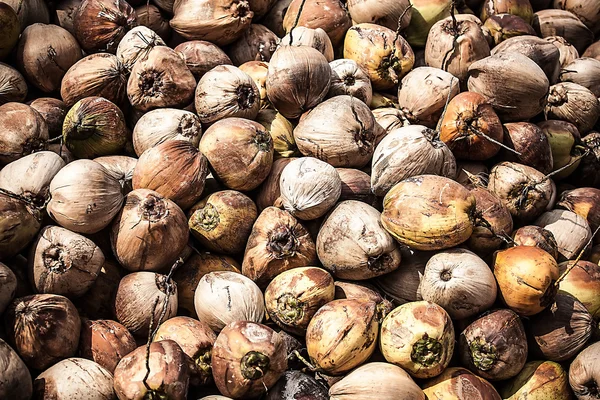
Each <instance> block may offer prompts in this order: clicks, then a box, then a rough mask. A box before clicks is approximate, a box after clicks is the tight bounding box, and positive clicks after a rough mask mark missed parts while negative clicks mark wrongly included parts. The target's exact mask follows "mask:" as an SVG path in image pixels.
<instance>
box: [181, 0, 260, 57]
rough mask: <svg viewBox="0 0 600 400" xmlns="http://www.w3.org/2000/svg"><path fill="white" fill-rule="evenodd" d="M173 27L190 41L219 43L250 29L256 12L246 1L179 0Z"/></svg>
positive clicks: (236, 37)
mask: <svg viewBox="0 0 600 400" xmlns="http://www.w3.org/2000/svg"><path fill="white" fill-rule="evenodd" d="M173 13H174V15H173V18H172V19H171V22H170V24H171V28H173V30H174V31H175V32H177V33H178V34H180V35H181V36H183V37H184V38H186V39H188V40H207V41H210V42H212V43H214V44H216V45H217V46H224V45H227V44H230V43H232V42H234V41H235V40H236V39H238V38H239V37H240V36H241V35H242V34H243V32H244V31H245V30H246V29H248V27H249V26H250V23H251V22H252V17H253V16H254V12H253V11H252V10H251V9H250V4H249V3H248V1H246V0H200V1H197V0H178V1H176V2H175V4H174V7H173Z"/></svg>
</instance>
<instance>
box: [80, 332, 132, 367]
mask: <svg viewBox="0 0 600 400" xmlns="http://www.w3.org/2000/svg"><path fill="white" fill-rule="evenodd" d="M82 322H83V323H82V324H81V335H80V344H79V353H80V354H81V356H82V357H84V358H87V359H88V360H92V361H94V362H96V363H98V365H100V366H102V367H103V368H105V369H106V370H107V371H108V372H110V373H111V374H112V373H114V371H115V368H116V367H117V364H118V363H119V361H120V360H121V359H122V358H123V357H124V356H126V355H127V354H129V353H131V352H132V351H134V350H135V349H136V347H137V346H136V344H135V339H134V338H133V336H132V335H131V333H129V331H128V330H127V328H125V327H124V326H123V325H121V324H120V323H118V322H116V321H111V320H97V321H90V320H83V321H82Z"/></svg>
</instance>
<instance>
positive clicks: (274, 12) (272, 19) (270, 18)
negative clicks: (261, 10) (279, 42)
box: [260, 0, 292, 37]
mask: <svg viewBox="0 0 600 400" xmlns="http://www.w3.org/2000/svg"><path fill="white" fill-rule="evenodd" d="M291 2H292V0H279V1H277V2H275V4H274V5H273V7H271V9H270V10H269V11H268V12H267V13H266V14H265V16H264V18H262V19H261V21H260V22H261V23H262V24H263V25H265V26H266V27H267V28H269V29H270V30H271V31H272V32H273V33H275V34H276V35H277V37H284V36H285V34H286V31H285V29H284V27H283V18H284V16H285V13H286V12H287V9H288V7H289V5H290V3H291Z"/></svg>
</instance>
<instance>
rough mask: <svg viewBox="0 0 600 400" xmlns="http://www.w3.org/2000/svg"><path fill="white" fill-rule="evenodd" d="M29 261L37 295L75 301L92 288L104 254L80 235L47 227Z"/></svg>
mask: <svg viewBox="0 0 600 400" xmlns="http://www.w3.org/2000/svg"><path fill="white" fill-rule="evenodd" d="M28 261H29V266H28V270H29V279H30V281H31V282H32V283H33V286H34V288H35V290H36V292H37V293H51V294H59V295H63V296H66V297H69V298H75V297H80V296H82V295H83V294H85V292H87V291H88V289H89V288H90V287H91V286H92V285H93V284H94V281H95V280H96V278H97V277H98V273H99V272H100V268H101V267H102V264H104V254H103V253H102V250H100V248H98V246H96V245H95V244H94V242H92V241H91V240H89V239H87V238H86V237H84V236H82V235H78V234H76V233H74V232H71V231H69V230H67V229H64V228H61V227H58V226H47V227H45V228H43V229H42V230H41V232H40V234H39V235H38V237H37V240H36V241H35V242H34V243H33V245H32V247H31V251H30V253H29V260H28Z"/></svg>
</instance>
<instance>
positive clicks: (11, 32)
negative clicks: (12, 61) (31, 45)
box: [0, 3, 21, 60]
mask: <svg viewBox="0 0 600 400" xmlns="http://www.w3.org/2000/svg"><path fill="white" fill-rule="evenodd" d="M0 21H2V28H1V29H0V37H1V38H2V42H0V60H1V59H3V58H4V57H6V56H7V55H9V54H10V52H11V50H12V49H13V48H14V47H15V46H16V45H17V42H18V41H19V34H20V33H21V24H20V22H19V15H18V14H17V13H16V12H15V11H14V10H13V8H12V7H11V6H10V4H7V3H3V4H2V5H0Z"/></svg>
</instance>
